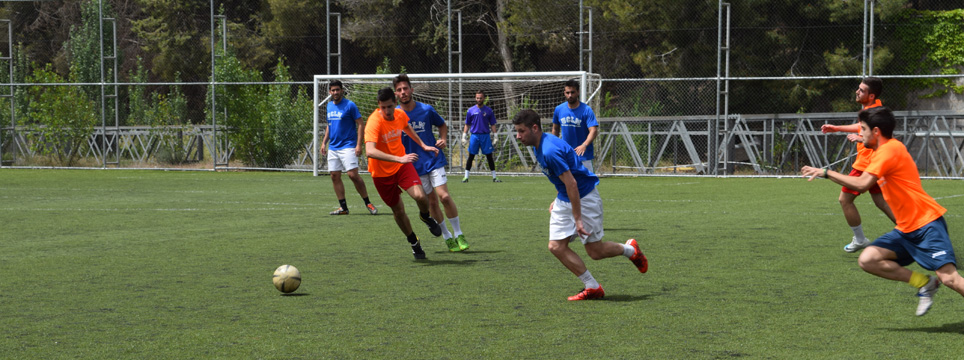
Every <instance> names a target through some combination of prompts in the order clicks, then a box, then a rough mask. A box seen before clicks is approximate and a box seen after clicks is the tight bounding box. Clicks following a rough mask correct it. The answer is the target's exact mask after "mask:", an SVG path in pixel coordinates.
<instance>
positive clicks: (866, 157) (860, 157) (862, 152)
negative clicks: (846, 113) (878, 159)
mask: <svg viewBox="0 0 964 360" xmlns="http://www.w3.org/2000/svg"><path fill="white" fill-rule="evenodd" d="M878 106H882V104H881V103H880V99H876V100H874V103H873V104H870V105H867V106H864V110H867V109H870V108H875V107H878ZM858 124H859V123H858ZM872 152H874V151H873V150H871V149H868V148H866V147H864V143H862V142H859V141H858V142H857V158H856V159H854V164H853V166H851V167H853V168H854V169H857V170H860V171H863V170H864V169H866V168H867V165H870V154H871V153H872Z"/></svg>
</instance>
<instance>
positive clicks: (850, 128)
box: [820, 123, 860, 134]
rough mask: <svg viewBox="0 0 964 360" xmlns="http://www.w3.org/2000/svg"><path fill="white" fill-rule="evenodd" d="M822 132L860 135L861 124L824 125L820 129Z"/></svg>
mask: <svg viewBox="0 0 964 360" xmlns="http://www.w3.org/2000/svg"><path fill="white" fill-rule="evenodd" d="M820 132H822V133H824V134H829V133H835V132H848V133H859V132H860V123H856V124H850V125H831V124H823V126H821V127H820Z"/></svg>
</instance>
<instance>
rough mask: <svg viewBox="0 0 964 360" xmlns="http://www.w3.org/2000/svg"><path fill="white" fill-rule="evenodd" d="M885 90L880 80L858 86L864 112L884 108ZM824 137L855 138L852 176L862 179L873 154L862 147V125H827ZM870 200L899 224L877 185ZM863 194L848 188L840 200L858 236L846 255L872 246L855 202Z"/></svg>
mask: <svg viewBox="0 0 964 360" xmlns="http://www.w3.org/2000/svg"><path fill="white" fill-rule="evenodd" d="M882 87H883V82H882V81H881V80H880V78H876V77H873V76H870V77H866V78H864V80H863V81H861V82H860V85H859V86H857V91H856V93H857V98H856V101H857V102H858V103H860V105H863V107H864V109H869V108H873V107H878V106H881V104H880V99H878V98H879V97H880V90H881V88H882ZM820 129H821V130H822V131H823V132H824V133H834V132H849V133H853V134H849V135H847V139H848V140H850V141H852V142H857V158H856V159H854V164H853V166H851V167H852V168H853V169H852V170H851V171H850V176H860V174H862V173H863V172H864V168H866V167H867V164H869V163H870V153H871V150H870V149H867V148H866V147H864V145H863V144H862V143H860V142H859V141H860V135H858V134H857V133H859V132H860V123H859V122H858V123H855V124H851V125H843V126H837V125H831V124H824V125H823V126H822V127H821V128H820ZM868 191H869V192H870V197H871V198H872V199H873V200H874V204H875V205H877V208H879V209H880V211H883V212H884V214H885V215H887V217H889V218H890V221H893V222H896V220H894V213H893V212H892V211H891V210H890V207H889V206H887V202H886V201H884V196H883V195H882V194H881V192H880V187H878V186H876V185H874V186H872V187H871V188H870V189H869V190H868ZM861 193H862V192H860V191H857V190H854V189H851V188H848V187H846V186H844V187H843V188H841V189H840V196H839V197H838V198H837V200H839V201H840V208H841V209H843V213H844V218H846V219H847V225H850V229H851V230H853V232H854V237H853V239H851V241H850V243H849V244H847V245H846V246H844V251H846V252H851V253H852V252H855V251H858V250H860V249H863V248H865V247H867V245H870V240H867V237H866V236H865V235H864V228H863V225H862V224H861V221H860V212H858V211H857V206H856V205H854V200H856V199H857V196H860V194H861Z"/></svg>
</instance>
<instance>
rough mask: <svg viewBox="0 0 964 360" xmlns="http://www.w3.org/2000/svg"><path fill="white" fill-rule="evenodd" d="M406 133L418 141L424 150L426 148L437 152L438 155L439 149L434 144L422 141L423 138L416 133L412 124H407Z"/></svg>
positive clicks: (426, 150) (434, 152)
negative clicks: (430, 144)
mask: <svg viewBox="0 0 964 360" xmlns="http://www.w3.org/2000/svg"><path fill="white" fill-rule="evenodd" d="M405 134H407V135H408V137H409V138H411V139H412V140H414V141H415V142H416V143H418V146H421V147H422V150H425V152H430V153H433V154H435V156H438V149H436V148H435V147H434V146H428V145H425V143H423V142H422V138H421V137H419V136H418V134H416V133H415V130H412V125H405ZM412 155H414V154H412Z"/></svg>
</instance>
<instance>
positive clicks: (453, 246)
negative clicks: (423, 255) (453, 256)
mask: <svg viewBox="0 0 964 360" xmlns="http://www.w3.org/2000/svg"><path fill="white" fill-rule="evenodd" d="M445 246H448V248H449V251H451V252H456V251H462V249H459V243H458V241H457V240H455V238H448V239H445Z"/></svg>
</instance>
